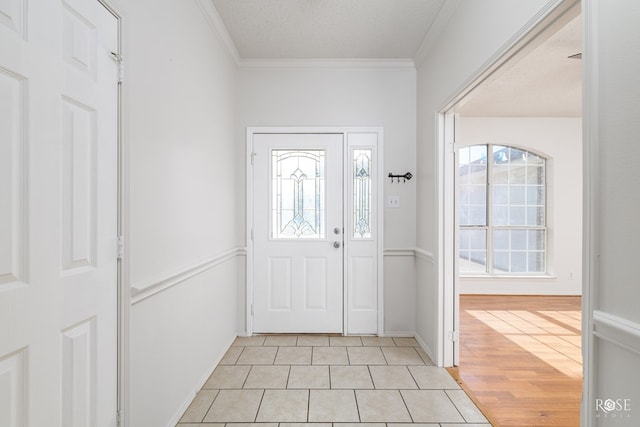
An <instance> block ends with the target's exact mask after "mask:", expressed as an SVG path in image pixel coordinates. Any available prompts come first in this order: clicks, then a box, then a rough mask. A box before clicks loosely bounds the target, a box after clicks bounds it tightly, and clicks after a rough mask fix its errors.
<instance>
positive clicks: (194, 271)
mask: <svg viewBox="0 0 640 427" xmlns="http://www.w3.org/2000/svg"><path fill="white" fill-rule="evenodd" d="M246 255H247V249H246V248H245V247H244V246H237V247H235V248H232V249H229V250H227V251H225V252H222V253H220V254H217V255H214V256H211V257H208V258H203V259H200V260H198V261H196V262H194V263H192V264H189V265H185V266H183V267H180V268H177V269H175V270H174V271H171V272H168V273H164V274H161V275H158V276H155V277H152V278H149V279H146V280H141V281H140V282H137V283H134V284H132V285H131V305H135V304H137V303H139V302H141V301H144V300H145V299H147V298H149V297H152V296H154V295H156V294H158V293H160V292H162V291H165V290H167V289H169V288H171V287H173V286H175V285H178V284H180V283H182V282H184V281H185V280H187V279H190V278H192V277H194V276H197V275H198V274H201V273H204V272H205V271H207V270H210V269H212V268H213V267H216V266H217V265H220V264H222V263H224V262H227V261H229V260H231V259H233V258H235V257H238V256H246Z"/></svg>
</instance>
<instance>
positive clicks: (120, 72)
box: [111, 52, 124, 83]
mask: <svg viewBox="0 0 640 427" xmlns="http://www.w3.org/2000/svg"><path fill="white" fill-rule="evenodd" d="M111 58H112V59H113V60H114V61H116V63H117V64H118V83H122V81H123V80H124V60H123V59H122V55H120V54H119V53H116V52H111Z"/></svg>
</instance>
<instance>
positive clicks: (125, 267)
mask: <svg viewBox="0 0 640 427" xmlns="http://www.w3.org/2000/svg"><path fill="white" fill-rule="evenodd" d="M97 1H98V3H100V4H102V6H104V8H105V9H107V10H108V11H109V12H110V13H111V14H112V15H113V16H114V17H115V18H116V19H117V20H118V52H116V53H117V54H119V55H120V59H122V58H125V57H126V56H127V55H126V43H125V40H124V38H125V35H126V32H125V31H124V30H125V28H126V27H125V24H124V22H126V19H125V18H124V16H125V15H124V13H125V12H124V8H123V7H122V4H121V2H120V1H119V0H97ZM121 77H123V76H121ZM127 89H128V85H127V84H126V83H125V82H124V79H121V81H120V82H119V84H118V112H117V120H118V125H117V126H118V131H117V132H118V142H117V144H118V165H117V167H118V172H117V179H118V184H117V185H118V195H117V198H118V201H117V204H118V206H117V215H118V223H117V232H118V236H122V239H123V240H122V244H123V249H124V251H123V253H122V256H121V257H120V258H119V259H118V271H117V288H118V290H117V294H118V295H117V305H118V308H117V310H118V313H117V321H118V325H117V335H118V337H117V346H118V348H117V349H116V351H117V375H118V385H117V411H118V414H117V417H118V420H117V422H118V425H119V426H122V427H127V426H128V425H129V406H130V405H129V369H130V364H129V325H130V313H131V295H130V292H129V290H130V289H129V284H130V280H129V251H128V248H129V218H130V216H129V145H128V144H127V134H128V133H127V132H126V124H127V121H126V117H127V116H126V113H127V111H128V108H127V103H126V99H127V97H126V94H127V92H128V90H127Z"/></svg>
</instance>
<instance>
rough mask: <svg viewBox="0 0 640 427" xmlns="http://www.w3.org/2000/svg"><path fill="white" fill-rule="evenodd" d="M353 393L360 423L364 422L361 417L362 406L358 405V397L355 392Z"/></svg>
mask: <svg viewBox="0 0 640 427" xmlns="http://www.w3.org/2000/svg"><path fill="white" fill-rule="evenodd" d="M352 391H353V400H355V401H356V411H358V422H360V423H361V422H362V417H361V416H360V405H358V395H357V394H356V391H355V390H352Z"/></svg>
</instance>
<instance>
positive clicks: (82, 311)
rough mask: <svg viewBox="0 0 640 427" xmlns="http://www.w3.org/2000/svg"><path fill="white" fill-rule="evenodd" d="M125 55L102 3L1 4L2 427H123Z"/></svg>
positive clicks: (39, 0) (15, 0) (16, 0)
mask: <svg viewBox="0 0 640 427" xmlns="http://www.w3.org/2000/svg"><path fill="white" fill-rule="evenodd" d="M117 48H118V22H117V19H116V18H115V17H114V16H113V15H111V14H110V13H109V12H108V11H107V10H106V9H105V8H104V7H103V6H102V5H101V4H100V3H98V2H97V1H95V0H91V1H87V0H65V1H62V2H58V1H57V2H52V1H50V0H30V1H29V2H25V1H20V0H9V1H4V2H0V178H1V179H0V199H1V202H0V396H2V397H3V398H2V399H0V425H2V426H23V425H26V422H27V420H28V422H29V424H30V425H48V426H65V427H66V426H87V425H92V426H114V425H115V420H116V380H117V375H116V364H117V353H116V350H117V346H116V344H117V333H116V331H117V329H116V327H117V306H116V295H117V277H116V273H117V259H116V233H117V229H116V226H117V224H116V220H117V100H118V89H117V85H118V83H117V65H116V64H115V62H114V61H113V60H112V58H111V52H117ZM5 396H7V397H8V398H7V399H4V397H5Z"/></svg>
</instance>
